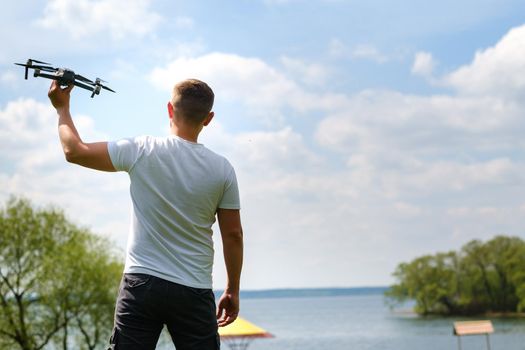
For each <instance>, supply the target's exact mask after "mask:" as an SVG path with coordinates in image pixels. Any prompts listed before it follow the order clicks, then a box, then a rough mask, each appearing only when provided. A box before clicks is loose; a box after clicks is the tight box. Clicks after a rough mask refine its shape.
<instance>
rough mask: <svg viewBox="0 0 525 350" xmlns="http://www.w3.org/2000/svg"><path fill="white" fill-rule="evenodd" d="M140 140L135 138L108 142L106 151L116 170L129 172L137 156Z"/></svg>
mask: <svg viewBox="0 0 525 350" xmlns="http://www.w3.org/2000/svg"><path fill="white" fill-rule="evenodd" d="M139 150H140V142H139V140H138V139H137V138H129V139H122V140H118V141H112V142H108V153H109V157H110V158H111V162H112V163H113V166H114V167H115V169H116V170H118V171H127V172H129V171H130V170H131V168H132V167H133V165H134V164H135V162H136V161H137V159H138V157H139Z"/></svg>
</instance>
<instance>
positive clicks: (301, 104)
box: [150, 53, 313, 125]
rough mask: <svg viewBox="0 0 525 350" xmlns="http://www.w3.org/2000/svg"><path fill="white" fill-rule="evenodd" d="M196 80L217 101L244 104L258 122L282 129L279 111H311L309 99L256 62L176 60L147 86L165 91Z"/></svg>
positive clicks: (218, 57) (212, 57)
mask: <svg viewBox="0 0 525 350" xmlns="http://www.w3.org/2000/svg"><path fill="white" fill-rule="evenodd" d="M187 78H197V79H201V80H204V81H206V82H207V83H208V84H210V86H211V87H212V88H213V89H214V91H216V92H217V94H220V98H221V99H224V100H227V101H231V102H235V103H239V102H240V103H243V104H246V105H247V106H248V107H249V108H248V109H246V110H247V111H249V112H248V113H251V114H252V115H256V116H257V118H258V120H260V121H262V122H264V123H267V124H273V123H275V122H277V123H278V124H280V125H282V123H283V115H282V111H281V110H282V108H284V107H287V106H291V107H293V108H295V109H298V110H300V109H304V108H311V107H312V106H311V105H309V103H310V104H311V103H312V102H313V99H311V98H308V97H309V96H308V95H307V94H306V93H305V92H304V91H303V90H302V89H301V88H300V87H299V86H298V85H297V83H296V82H295V81H293V80H291V79H288V78H287V77H286V76H285V75H284V74H282V73H280V72H279V71H278V70H276V69H275V68H273V67H271V66H269V65H268V64H266V63H265V62H264V61H262V60H260V59H258V58H247V57H242V56H239V55H234V54H226V53H209V54H205V55H202V56H199V57H195V58H178V59H175V60H174V61H172V62H171V63H169V64H168V65H167V66H166V67H164V68H155V69H154V70H153V71H152V72H151V74H150V80H151V82H152V83H153V84H154V85H156V86H157V87H159V88H160V89H162V90H163V91H166V90H167V89H171V88H172V86H173V84H174V82H177V81H180V80H183V79H187Z"/></svg>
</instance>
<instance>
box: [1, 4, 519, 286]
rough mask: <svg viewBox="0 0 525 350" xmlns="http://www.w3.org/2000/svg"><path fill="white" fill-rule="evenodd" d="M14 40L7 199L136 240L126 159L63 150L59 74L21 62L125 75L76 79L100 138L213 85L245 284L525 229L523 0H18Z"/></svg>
mask: <svg viewBox="0 0 525 350" xmlns="http://www.w3.org/2000/svg"><path fill="white" fill-rule="evenodd" d="M0 44H1V47H2V48H3V49H2V50H0V201H1V202H2V203H5V202H6V200H7V199H8V198H9V197H10V196H12V195H15V196H22V197H26V198H28V199H30V200H32V201H33V203H35V205H39V206H40V205H41V206H45V205H53V206H56V207H59V208H63V209H64V211H65V212H66V214H67V216H68V218H69V219H70V220H72V221H73V222H75V223H77V224H79V225H82V226H84V227H87V228H89V229H91V230H92V231H93V232H96V233H97V234H100V235H101V236H104V237H107V238H109V239H110V240H111V242H113V244H114V245H115V247H117V249H118V250H119V251H120V252H122V254H123V252H124V250H125V246H126V240H127V232H128V226H129V215H130V208H131V202H130V199H129V178H128V176H127V174H125V173H102V172H96V171H93V170H89V169H85V168H81V167H78V166H75V165H72V164H68V163H66V162H65V160H64V157H63V154H62V151H61V147H60V143H59V141H58V136H57V130H56V124H57V116H56V113H55V111H54V109H53V108H52V107H51V105H50V103H49V101H48V99H47V90H48V87H49V83H50V82H49V80H46V79H34V78H32V77H30V79H28V80H24V78H23V68H21V67H18V66H15V65H14V64H13V63H15V62H25V60H27V59H28V58H33V59H39V60H43V61H46V62H50V63H52V64H53V65H54V66H57V67H66V68H71V69H73V70H75V72H76V73H79V74H82V75H84V76H85V77H88V78H91V79H94V78H96V77H100V78H102V79H104V80H106V81H108V85H109V86H110V87H111V88H113V89H114V90H116V93H115V94H112V93H109V92H107V91H104V92H103V93H102V94H101V95H100V96H97V97H96V98H94V99H91V98H90V97H89V95H90V93H89V92H87V91H85V90H82V89H78V88H76V89H74V90H73V93H72V102H71V105H72V107H71V110H72V114H73V118H74V120H75V122H76V124H77V128H78V130H79V132H80V135H81V136H82V138H83V139H84V140H85V141H88V142H93V141H104V140H117V139H120V138H124V137H131V136H136V135H142V134H148V135H157V136H162V135H166V134H167V133H168V116H167V110H166V103H167V102H168V100H169V98H170V90H171V88H172V86H173V85H174V84H175V83H176V82H178V81H180V80H183V79H186V78H198V79H201V80H204V81H206V82H208V83H209V85H210V86H211V87H212V88H213V89H214V91H215V95H216V99H215V106H214V111H215V118H214V120H213V121H212V123H211V124H210V125H209V126H208V127H206V128H205V129H204V131H203V133H202V134H201V136H200V138H199V142H201V143H203V144H205V145H206V146H207V147H209V148H211V149H212V150H214V151H216V152H217V153H220V154H222V155H224V156H226V157H227V158H228V159H229V160H230V162H231V163H232V164H233V166H234V167H235V169H236V172H237V177H238V181H239V186H240V191H241V206H242V210H241V215H242V223H243V227H244V236H245V261H244V268H243V276H242V288H243V289H247V290H248V289H251V290H253V289H271V288H304V287H357V286H385V285H390V284H392V283H394V282H395V280H394V279H393V277H392V273H393V272H394V270H395V268H396V266H397V265H398V264H399V263H401V262H408V261H410V260H412V259H414V258H416V257H418V256H421V255H425V254H434V253H437V252H445V251H449V250H459V249H460V248H461V246H462V245H464V244H465V243H467V242H469V241H470V240H473V239H480V240H483V241H486V240H488V239H491V238H492V237H494V236H496V235H498V234H505V235H509V236H517V237H521V238H524V239H525V230H524V226H525V157H524V153H523V152H524V150H525V141H524V140H525V138H523V134H524V131H525V124H524V118H525V2H523V1H521V0H497V1H496V0H475V1H474V0H463V1H452V0H443V1H422V0H420V1H415V0H412V1H409V0H399V1H395V2H394V1H389V0H369V1H362V0H361V1H353V0H347V1H344V0H250V1H248V0H237V1H232V0H225V1H220V2H219V1H179V0H134V1H127V2H122V1H118V0H47V1H44V0H40V1H28V0H21V1H11V2H7V3H5V4H3V5H2V11H1V12H0ZM215 231H216V232H215V235H214V240H215V243H216V247H215V248H216V256H215V262H216V263H215V268H214V287H215V288H217V289H220V288H223V286H224V283H225V269H224V263H223V260H222V253H221V252H222V251H221V249H222V248H221V244H220V234H219V232H218V230H217V228H216V227H215Z"/></svg>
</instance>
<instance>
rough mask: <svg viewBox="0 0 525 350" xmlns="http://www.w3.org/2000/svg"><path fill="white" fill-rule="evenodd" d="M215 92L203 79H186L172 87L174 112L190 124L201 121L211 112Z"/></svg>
mask: <svg viewBox="0 0 525 350" xmlns="http://www.w3.org/2000/svg"><path fill="white" fill-rule="evenodd" d="M214 99H215V94H214V93H213V90H212V89H211V88H210V87H209V86H208V84H206V83H205V82H203V81H200V80H198V79H187V80H184V81H181V82H180V83H177V84H176V85H175V87H174V88H173V93H172V98H171V104H172V105H173V108H174V109H175V111H176V113H179V115H180V116H181V117H182V118H184V119H185V120H186V121H188V122H190V123H192V124H199V123H201V122H202V121H203V120H204V119H205V118H206V117H207V116H208V114H209V113H210V112H211V109H212V107H213V100H214Z"/></svg>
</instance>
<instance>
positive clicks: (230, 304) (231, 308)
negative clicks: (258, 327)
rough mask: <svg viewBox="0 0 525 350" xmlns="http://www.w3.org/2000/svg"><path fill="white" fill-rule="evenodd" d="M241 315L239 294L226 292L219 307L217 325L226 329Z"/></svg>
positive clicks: (220, 300)
mask: <svg viewBox="0 0 525 350" xmlns="http://www.w3.org/2000/svg"><path fill="white" fill-rule="evenodd" d="M237 315H239V293H229V292H227V291H224V293H223V294H222V296H221V298H220V299H219V303H218V305H217V324H218V325H219V327H224V326H227V325H229V324H230V323H232V322H233V321H235V319H236V318H237Z"/></svg>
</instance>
